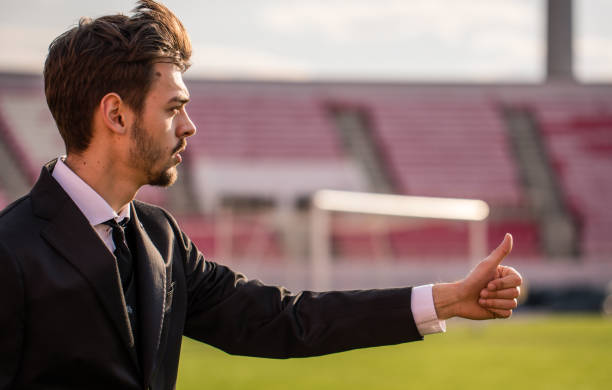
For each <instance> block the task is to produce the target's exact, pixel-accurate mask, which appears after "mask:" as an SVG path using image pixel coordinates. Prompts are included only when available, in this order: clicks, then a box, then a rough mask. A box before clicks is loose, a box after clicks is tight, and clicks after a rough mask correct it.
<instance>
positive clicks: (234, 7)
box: [0, 0, 612, 82]
mask: <svg viewBox="0 0 612 390" xmlns="http://www.w3.org/2000/svg"><path fill="white" fill-rule="evenodd" d="M1 1H2V3H4V4H2V8H1V9H2V13H1V14H0V53H2V55H1V56H0V71H20V72H35V73H40V72H41V71H42V66H43V63H44V59H45V56H46V52H47V48H48V45H49V43H50V42H51V40H52V39H53V38H54V37H56V36H58V35H59V34H61V33H62V32H64V31H66V30H67V29H69V28H70V27H72V26H74V25H75V24H76V23H78V20H79V17H81V16H89V17H96V16H100V15H104V14H109V13H118V12H120V13H129V12H130V10H131V9H132V8H133V7H134V4H135V2H134V1H126V0H105V1H99V0H98V1H89V0H21V1H10V0H1ZM553 1H554V0H553ZM164 4H166V5H167V6H168V7H169V8H170V9H172V10H173V12H175V14H177V15H178V16H179V18H180V19H181V20H182V21H183V24H184V25H185V27H186V28H187V30H188V32H189V33H190V35H191V39H192V44H193V47H194V54H193V57H192V62H193V66H192V68H191V69H190V70H189V71H188V73H187V75H186V76H187V77H192V78H199V77H207V78H240V79H251V78H257V79H262V78H263V79H291V80H321V79H323V80H325V79H341V80H342V79H345V80H356V79H357V80H359V79H368V80H399V81H424V82H429V81H467V82H491V81H501V82H539V81H542V80H543V78H544V68H545V58H544V47H545V46H544V38H545V34H544V29H545V20H544V6H545V2H544V0H225V1H222V0H166V1H165V2H164ZM611 19H612V1H610V0H575V1H574V52H575V60H574V61H575V62H574V67H575V73H576V76H577V77H578V79H579V80H581V81H585V82H612V23H610V20H611Z"/></svg>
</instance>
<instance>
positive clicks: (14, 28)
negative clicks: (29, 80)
mask: <svg viewBox="0 0 612 390" xmlns="http://www.w3.org/2000/svg"><path fill="white" fill-rule="evenodd" d="M57 35H58V33H57V31H55V30H54V29H50V28H41V27H33V26H27V25H23V26H22V25H0V36H1V37H2V40H0V52H1V53H3V55H2V61H0V67H1V68H2V69H3V70H12V71H20V72H24V71H26V72H36V73H41V72H42V69H43V65H44V62H45V58H46V57H47V51H48V47H49V43H51V40H52V39H53V37H55V36H57Z"/></svg>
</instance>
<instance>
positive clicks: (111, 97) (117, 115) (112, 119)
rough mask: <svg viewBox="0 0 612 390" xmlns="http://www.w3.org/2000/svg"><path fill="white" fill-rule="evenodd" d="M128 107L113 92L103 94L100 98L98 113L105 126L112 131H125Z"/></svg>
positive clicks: (123, 132) (119, 132) (121, 132)
mask: <svg viewBox="0 0 612 390" xmlns="http://www.w3.org/2000/svg"><path fill="white" fill-rule="evenodd" d="M128 110H129V108H128V107H127V105H126V104H125V102H124V101H123V99H121V96H119V95H118V94H116V93H115V92H110V93H107V94H106V95H104V97H103V98H102V100H100V114H102V115H101V116H102V121H103V122H104V124H105V125H106V127H107V128H108V129H109V130H111V131H112V132H114V133H117V134H126V133H127V130H128V128H127V123H128V121H127V116H128V115H129V113H128Z"/></svg>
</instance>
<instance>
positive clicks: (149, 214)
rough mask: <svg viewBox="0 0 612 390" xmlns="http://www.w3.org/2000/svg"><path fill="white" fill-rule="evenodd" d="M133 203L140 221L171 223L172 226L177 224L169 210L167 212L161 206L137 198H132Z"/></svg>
mask: <svg viewBox="0 0 612 390" xmlns="http://www.w3.org/2000/svg"><path fill="white" fill-rule="evenodd" d="M133 204H134V208H135V209H136V212H137V213H138V218H140V220H141V221H142V222H148V223H157V224H159V223H164V224H166V223H167V224H170V225H172V226H173V227H174V226H178V224H177V222H176V220H175V219H174V217H173V216H172V214H170V212H168V211H167V210H166V209H164V208H163V207H159V206H156V205H153V204H150V203H146V202H142V201H139V200H134V202H133Z"/></svg>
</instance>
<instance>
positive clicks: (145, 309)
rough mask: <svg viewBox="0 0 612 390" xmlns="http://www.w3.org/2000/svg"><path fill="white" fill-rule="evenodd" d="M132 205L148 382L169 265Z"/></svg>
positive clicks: (131, 223)
mask: <svg viewBox="0 0 612 390" xmlns="http://www.w3.org/2000/svg"><path fill="white" fill-rule="evenodd" d="M133 206H134V204H133V203H132V217H131V221H130V229H131V232H130V234H133V238H134V240H133V242H134V243H135V244H136V264H137V272H136V275H137V278H138V283H137V286H138V302H139V303H138V307H139V312H140V318H139V320H140V324H141V326H140V334H141V336H142V337H141V339H140V340H141V347H142V367H143V373H144V379H145V383H148V381H149V379H150V378H151V375H152V373H153V371H154V368H155V367H154V365H155V361H156V358H157V353H158V350H159V346H160V341H161V340H160V339H161V332H162V326H163V319H164V311H165V307H164V305H165V297H166V266H165V262H164V258H163V257H162V255H161V254H160V253H159V251H158V249H157V248H156V247H155V245H154V244H153V241H151V238H150V237H149V235H148V234H147V233H146V232H145V230H144V227H143V225H142V224H141V222H140V220H139V219H138V215H137V213H136V208H135V207H133Z"/></svg>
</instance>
